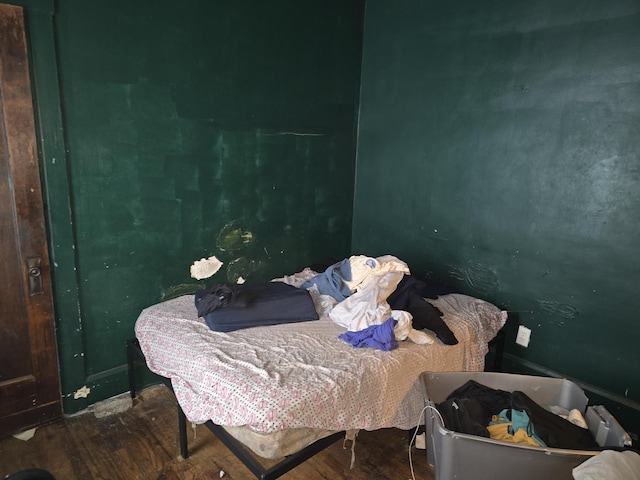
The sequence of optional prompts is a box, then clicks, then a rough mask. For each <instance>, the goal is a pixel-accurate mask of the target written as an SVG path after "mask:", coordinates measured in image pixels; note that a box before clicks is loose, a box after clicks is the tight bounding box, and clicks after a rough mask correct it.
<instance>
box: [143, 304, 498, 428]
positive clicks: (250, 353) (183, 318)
mask: <svg viewBox="0 0 640 480" xmlns="http://www.w3.org/2000/svg"><path fill="white" fill-rule="evenodd" d="M432 303H434V304H435V305H437V306H438V307H439V308H440V309H441V311H442V312H443V313H444V316H443V318H444V320H445V322H446V323H447V324H448V325H449V327H450V328H451V330H452V331H453V333H454V334H455V335H456V338H458V340H459V342H460V343H459V344H458V345H453V346H445V345H442V344H441V343H440V342H438V341H436V342H435V343H434V344H433V345H418V344H415V343H412V342H410V341H404V342H400V346H399V348H398V349H395V350H392V351H390V352H382V351H378V350H375V349H371V348H360V349H357V348H354V347H352V346H351V345H349V344H347V343H346V342H344V341H342V340H340V339H339V338H338V335H339V334H340V333H343V332H344V331H345V329H344V328H342V327H339V326H337V325H336V324H335V323H333V322H332V321H331V320H330V319H329V318H328V317H326V316H324V317H321V319H320V320H318V321H313V322H305V323H295V324H286V325H275V326H268V327H255V328H249V329H244V330H237V331H234V332H229V333H219V332H213V331H211V330H210V329H209V328H208V327H207V325H206V324H205V323H204V321H203V320H202V319H201V318H198V316H197V313H196V309H195V306H194V297H193V296H192V295H187V296H183V297H179V298H176V299H173V300H169V301H166V302H163V303H160V304H157V305H154V306H151V307H149V308H147V309H145V310H144V311H143V312H142V313H141V314H140V317H139V318H138V320H137V322H136V327H135V331H136V336H137V338H138V340H139V341H140V345H141V347H142V351H143V353H144V355H145V357H146V360H147V364H148V366H149V368H150V369H151V370H152V371H153V372H155V373H157V374H159V375H162V376H164V377H167V378H170V379H171V381H172V384H173V388H174V391H175V394H176V397H177V399H178V402H179V403H180V405H181V407H182V408H183V410H184V412H185V414H186V416H187V418H188V420H189V421H191V422H193V423H204V422H206V421H208V420H213V422H214V423H217V424H219V425H229V426H242V425H247V426H249V427H251V428H252V429H253V430H255V431H258V432H263V433H269V432H274V431H279V430H284V429H288V428H303V427H310V428H322V429H327V430H350V429H367V430H375V429H379V428H387V427H397V428H401V429H410V428H413V427H414V426H415V425H416V424H417V422H418V419H419V416H420V413H421V411H422V409H423V407H424V400H423V395H422V391H421V388H422V387H421V385H420V382H419V381H418V378H419V375H420V373H422V372H423V371H465V370H466V371H481V370H482V369H483V368H484V355H485V354H486V352H487V341H488V340H490V339H491V338H493V337H494V336H495V334H496V333H497V332H498V330H499V329H500V328H501V327H502V326H503V324H504V322H505V321H506V313H505V312H501V311H500V310H499V309H498V308H496V307H495V306H493V305H491V304H489V303H486V302H484V301H482V300H478V299H475V298H472V297H466V296H464V295H447V296H444V297H440V298H439V299H438V300H436V301H432Z"/></svg>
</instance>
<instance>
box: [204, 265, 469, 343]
mask: <svg viewBox="0 0 640 480" xmlns="http://www.w3.org/2000/svg"><path fill="white" fill-rule="evenodd" d="M446 293H453V291H449V290H447V289H446V288H445V287H441V286H434V285H429V284H427V283H426V282H425V281H423V280H419V279H417V278H416V277H414V276H412V275H411V272H410V270H409V267H408V266H407V264H406V263H405V262H403V261H402V260H399V259H398V258H396V257H394V256H392V255H384V256H380V257H376V258H373V257H368V256H365V255H353V256H351V257H349V258H345V259H344V260H341V261H339V262H334V263H331V264H329V265H326V266H321V265H320V266H319V265H316V266H314V274H313V275H312V276H311V278H309V279H308V280H306V281H305V282H304V283H302V284H300V285H296V286H292V285H288V284H286V283H282V282H277V281H273V282H265V283H257V284H242V285H229V284H217V285H213V286H212V287H210V288H206V289H203V290H200V291H199V292H196V295H195V304H196V308H197V310H198V316H200V317H203V318H204V319H205V321H206V323H207V325H208V326H209V327H210V328H211V329H212V330H214V331H218V332H229V331H233V330H237V329H240V328H249V327H255V326H264V325H275V324H278V323H295V322H303V321H311V320H317V319H318V318H319V315H318V314H317V310H318V308H319V305H328V306H329V307H328V308H324V309H322V310H323V311H322V315H327V316H329V317H330V318H331V320H333V321H334V322H335V323H336V324H338V325H340V326H342V327H344V328H345V329H346V330H347V331H346V332H345V333H344V334H342V335H340V338H342V339H343V340H345V341H346V342H348V343H350V344H351V345H353V346H355V347H372V348H376V349H378V350H383V351H388V350H393V349H395V348H397V347H398V341H402V340H406V339H409V340H411V341H413V342H415V343H419V344H431V343H433V342H434V341H435V338H437V339H439V340H440V341H441V342H442V343H444V344H445V345H455V344H457V343H458V340H457V339H456V337H455V335H454V334H453V332H452V331H451V330H450V329H449V327H448V326H447V324H446V323H445V322H444V320H443V319H442V312H441V311H440V310H439V309H438V308H437V307H435V306H434V305H432V304H431V303H429V302H428V301H426V300H425V299H426V298H433V299H435V298H437V297H438V296H439V295H443V294H446ZM314 305H315V307H316V309H315V310H314ZM427 331H428V332H427ZM434 335H435V338H434Z"/></svg>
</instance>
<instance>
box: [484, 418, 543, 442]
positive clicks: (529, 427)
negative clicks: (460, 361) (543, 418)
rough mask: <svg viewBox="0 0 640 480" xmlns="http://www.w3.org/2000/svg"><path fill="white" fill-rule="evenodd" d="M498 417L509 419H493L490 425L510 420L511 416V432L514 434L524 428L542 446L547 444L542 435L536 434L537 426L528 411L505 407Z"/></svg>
mask: <svg viewBox="0 0 640 480" xmlns="http://www.w3.org/2000/svg"><path fill="white" fill-rule="evenodd" d="M498 417H500V418H503V419H507V420H498V421H493V422H491V423H490V424H489V425H497V424H499V423H505V422H508V419H509V418H511V428H512V432H511V434H512V435H513V434H514V433H515V432H517V431H518V430H520V429H523V430H524V431H525V432H527V435H529V436H530V437H531V438H532V439H533V440H534V441H535V442H536V443H537V444H538V445H540V446H541V447H546V446H547V445H546V444H545V443H544V442H543V441H542V440H541V439H540V437H538V436H537V435H536V431H535V428H534V426H533V423H531V420H530V419H529V415H527V412H521V411H520V410H515V409H505V410H502V411H501V412H500V413H499V414H498Z"/></svg>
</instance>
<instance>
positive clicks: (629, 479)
mask: <svg viewBox="0 0 640 480" xmlns="http://www.w3.org/2000/svg"><path fill="white" fill-rule="evenodd" d="M573 478H574V480H640V455H639V454H637V453H636V452H633V451H631V450H627V451H624V452H618V451H615V450H604V451H603V452H601V453H599V454H598V455H594V456H593V457H591V458H589V459H588V460H585V461H584V462H582V463H581V464H580V465H578V466H577V467H575V468H574V469H573Z"/></svg>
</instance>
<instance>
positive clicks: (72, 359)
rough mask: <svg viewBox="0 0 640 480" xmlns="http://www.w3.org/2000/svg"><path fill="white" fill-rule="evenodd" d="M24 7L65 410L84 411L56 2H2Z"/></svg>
mask: <svg viewBox="0 0 640 480" xmlns="http://www.w3.org/2000/svg"><path fill="white" fill-rule="evenodd" d="M0 3H3V4H7V5H14V6H20V7H23V8H24V14H25V28H26V34H27V49H28V55H29V66H30V69H31V89H32V97H33V105H34V116H35V127H36V140H37V149H38V158H39V161H40V176H41V187H42V197H43V202H44V207H45V226H46V232H47V241H48V242H47V243H48V247H49V261H50V265H51V285H52V290H53V304H54V313H55V326H56V340H57V346H58V364H59V366H60V387H61V394H62V406H63V411H64V413H75V412H77V411H80V410H83V409H85V408H86V407H87V406H88V405H89V402H88V400H87V398H86V396H82V392H84V391H86V387H85V383H86V377H87V373H86V366H85V362H84V341H83V329H82V321H81V314H80V302H79V295H78V285H79V280H78V277H77V273H76V272H77V268H76V266H77V258H76V252H75V243H76V242H75V229H74V219H73V213H72V208H71V193H70V192H71V188H70V183H71V179H70V175H69V167H68V162H67V152H66V145H65V136H64V129H63V125H64V122H63V114H62V108H61V105H62V102H61V96H60V84H59V72H58V59H57V50H56V36H55V6H54V0H0Z"/></svg>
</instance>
